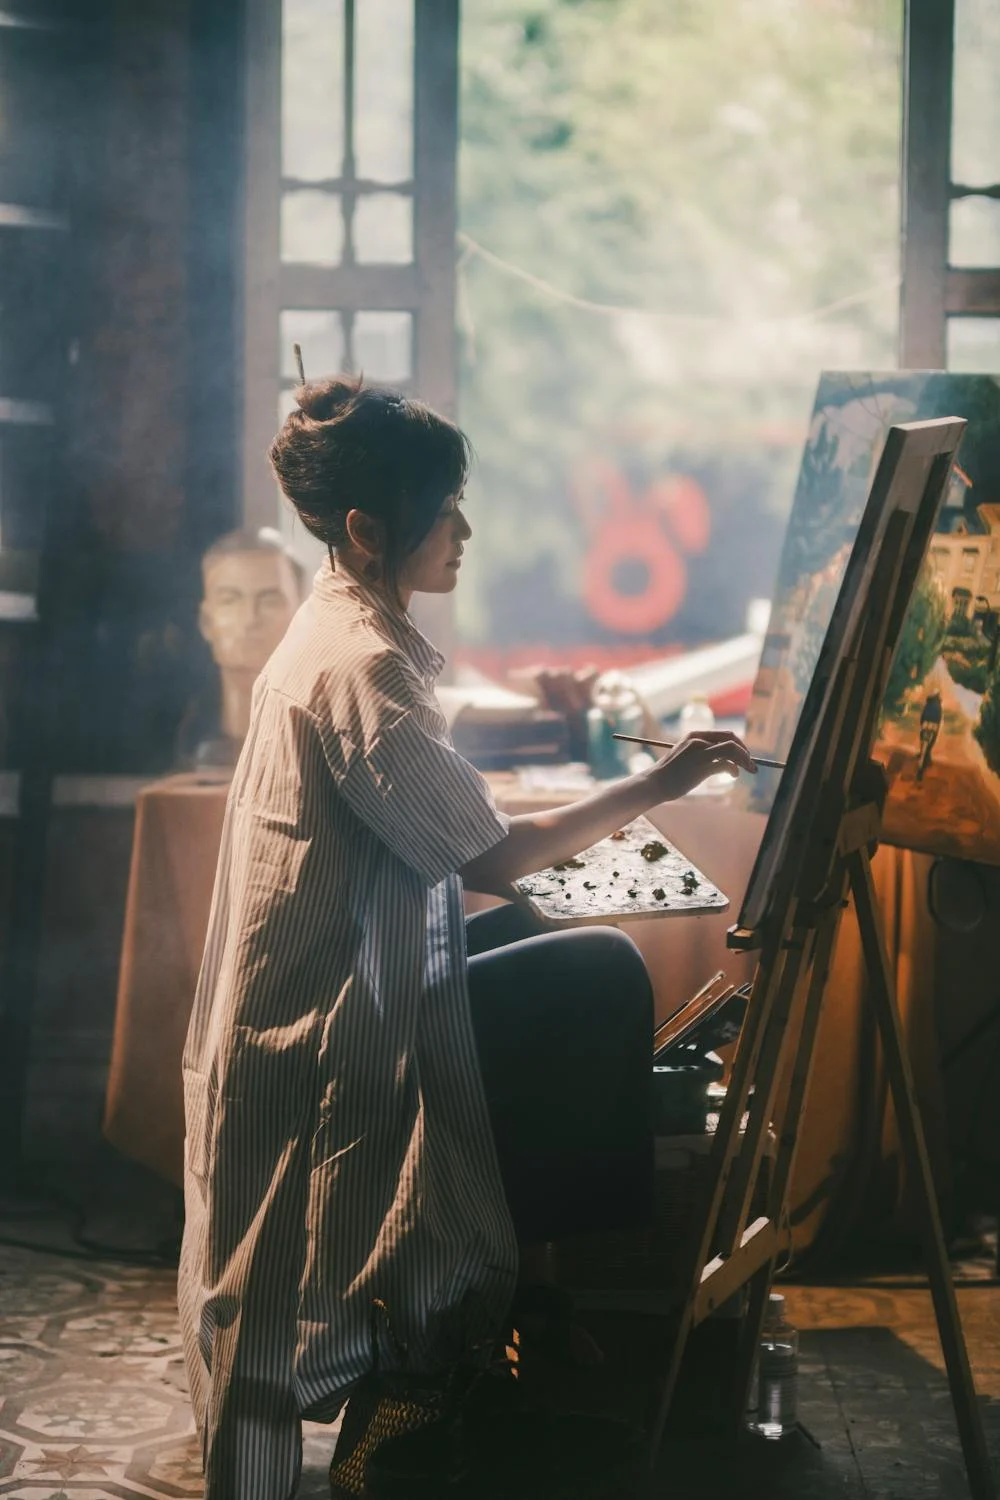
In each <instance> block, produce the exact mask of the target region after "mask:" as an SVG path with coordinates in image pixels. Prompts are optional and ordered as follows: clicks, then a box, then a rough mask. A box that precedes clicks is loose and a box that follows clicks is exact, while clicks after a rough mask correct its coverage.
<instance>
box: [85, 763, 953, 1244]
mask: <svg viewBox="0 0 1000 1500" xmlns="http://www.w3.org/2000/svg"><path fill="white" fill-rule="evenodd" d="M490 780H491V784H492V786H493V789H494V793H495V796H496V798H497V804H498V806H499V807H500V808H501V809H502V810H504V811H505V812H508V813H511V814H516V813H519V812H527V811H532V810H537V809H539V808H541V807H546V806H554V805H555V804H556V802H557V801H559V800H562V801H571V800H572V797H573V795H574V794H573V793H569V794H567V795H565V796H564V797H562V798H558V797H556V796H554V795H553V794H552V793H551V792H548V793H541V792H526V791H524V790H523V789H522V788H521V787H520V785H519V783H518V780H517V778H516V777H515V776H513V775H504V774H496V775H494V776H491V778H490ZM227 790H228V787H227V783H226V781H225V780H222V779H219V778H217V777H216V778H213V777H210V776H206V775H199V774H189V775H180V776H169V777H166V778H164V779H163V780H161V781H158V782H154V783H153V784H152V785H150V786H148V787H147V788H146V789H145V790H144V791H143V792H141V793H140V795H139V797H138V799H137V804H136V822H135V838H134V845H133V855H132V867H131V875H130V880H129V891H128V901H127V907H126V915H125V926H124V935H123V942H122V962H121V970H120V980H119V988H118V1003H117V1015H116V1023H115V1034H114V1041H113V1047H112V1058H111V1068H110V1074H109V1080H108V1087H107V1095H106V1103H105V1115H104V1133H105V1136H106V1137H107V1139H108V1140H109V1141H110V1142H111V1143H112V1144H113V1145H114V1146H116V1147H117V1148H118V1149H119V1150H121V1151H123V1152H124V1153H125V1154H126V1155H128V1156H130V1157H132V1158H133V1159H134V1160H136V1161H139V1162H141V1163H143V1164H144V1165H145V1166H147V1167H149V1168H150V1169H151V1170H153V1171H154V1172H157V1173H158V1174H159V1175H161V1176H162V1177H165V1178H166V1179H168V1180H169V1181H171V1182H175V1183H180V1181H181V1180H182V1160H183V1134H184V1126H183V1105H182V1090H181V1066H180V1062H181V1053H182V1049H183V1044H184V1036H185V1032H186V1028H187V1022H188V1016H189V1013H190V1008H191V1002H192V999H193V995H194V989H195V983H196V980H197V975H198V967H199V964H200V961H201V950H202V947H203V944H204V939H205V931H206V928H207V924H208V913H209V906H210V902H211V892H212V884H213V880H214V874H215V862H216V857H217V851H218V846H219V841H220V837H221V832H222V820H223V815H224V812H225V801H226V794H227ZM649 816H650V818H651V821H652V822H654V823H655V824H656V826H657V827H659V828H660V829H661V831H662V832H663V833H664V834H665V835H666V836H667V837H669V838H670V839H671V840H672V841H673V842H674V843H675V844H677V845H678V846H679V847H680V848H681V849H682V850H683V851H684V852H685V854H688V855H690V857H691V859H692V861H693V862H694V863H695V864H697V865H698V866H699V867H700V868H701V869H702V870H703V871H704V872H705V874H706V875H707V876H708V877H709V878H710V879H711V880H713V881H714V882H715V883H716V884H717V885H718V886H720V887H721V888H722V890H724V891H725V892H726V893H727V894H728V895H729V896H730V899H731V903H732V904H731V907H730V910H729V911H728V912H723V913H718V914H708V915H704V916H698V917H677V916H672V917H670V918H659V919H652V920H650V921H648V922H647V921H638V922H630V923H629V924H628V927H627V930H628V932H629V935H630V936H631V937H632V938H634V940H635V942H636V943H637V945H638V947H639V949H640V951H641V952H642V954H643V957H644V959H645V961H646V964H647V966H648V968H649V971H650V976H651V978H652V983H653V991H654V996H655V1002H656V1016H657V1020H662V1019H665V1018H666V1017H667V1016H668V1015H670V1014H672V1013H673V1011H674V1010H676V1009H677V1007H678V1006H679V1005H680V1004H681V1003H683V1001H684V1000H686V999H687V998H689V997H690V996H691V995H693V994H694V993H695V992H696V991H697V990H698V989H700V987H701V986H702V985H703V984H704V983H705V981H706V980H707V979H709V978H710V977H711V976H712V975H713V974H714V973H715V972H717V970H719V969H724V970H725V971H726V973H727V975H728V976H729V978H730V979H731V980H732V981H733V982H734V983H742V982H743V980H744V979H746V978H749V977H750V975H751V974H752V970H753V958H752V956H751V955H746V954H736V953H729V952H728V951H727V950H726V947H725V935H726V929H727V928H728V927H729V926H730V925H731V924H732V923H733V922H735V920H736V917H737V915H738V912H739V904H740V900H741V898H742V894H743V891H744V888H745V886H746V882H747V879H748V877H749V872H750V868H751V865H752V863H753V859H754V856H755V854H756V851H757V847H758V844H759V842H760V838H761V834H762V832H763V828H764V822H765V819H764V818H763V816H762V815H760V814H758V813H751V812H746V811H744V810H742V809H738V808H736V807H733V806H730V805H729V804H728V802H727V800H726V799H725V798H724V797H715V796H708V795H700V796H699V795H693V796H690V797H686V798H683V799H682V800H681V801H679V802H673V803H670V804H667V805H665V806H663V807H661V808H658V809H655V810H653V812H652V813H650V814H649ZM928 866H929V860H928V858H927V856H924V855H916V854H911V853H909V852H906V851H901V850H896V849H892V848H889V847H887V846H883V847H882V848H881V849H880V850H879V851H878V854H877V855H876V859H875V877H876V886H877V890H878V895H879V901H880V906H881V909H882V916H883V921H884V923H885V928H886V939H887V944H888V948H889V953H890V956H891V958H892V960H893V963H894V967H895V972H896V982H897V986H898V992H899V1000H900V1008H901V1011H902V1014H903V1018H904V1023H905V1026H906V1030H907V1036H908V1041H909V1045H910V1054H911V1061H912V1063H913V1066H914V1070H915V1073H916V1075H917V1080H918V1091H919V1095H920V1100H921V1107H922V1110H923V1114H924V1120H925V1125H926V1126H927V1128H928V1137H929V1143H930V1146H931V1152H932V1157H933V1159H934V1164H935V1169H936V1173H937V1176H938V1180H939V1183H940V1184H941V1186H942V1189H943V1188H945V1187H946V1185H947V1182H948V1162H947V1149H946V1144H945V1135H944V1130H943V1128H942V1119H943V1111H942V1107H941V1099H940V1085H939V1079H938V1068H937V1050H936V1043H935V1037H934V988H935V964H934V957H935V932H934V927H933V923H932V921H931V919H930V916H929V913H928V911H927V905H926V888H927V881H926V875H927V868H928ZM492 904H494V898H490V897H481V896H476V895H473V894H470V895H469V896H468V898H467V906H468V909H469V910H470V911H473V910H479V909H482V908H483V907H485V906H488V905H492ZM863 987H864V972H863V963H862V957H861V948H860V942H859V939H858V934H857V928H856V925H855V923H854V920H853V916H852V914H851V913H850V912H848V913H847V914H846V915H845V920H844V923H843V924H842V928H841V933H840V937H839V939H838V944H837V949H836V953H835V958H834V965H833V971H832V973H831V978H830V983H829V986H828V998H827V1004H826V1007H825V1010H824V1014H823V1020H822V1023H821V1026H820V1034H819V1040H818V1044H817V1050H816V1056H817V1059H818V1065H817V1068H816V1070H815V1076H814V1079H813V1084H812V1088H811V1092H810V1098H809V1103H808V1107H807V1110H806V1115H805V1118H804V1122H803V1130H802V1135H801V1138H800V1142H799V1149H798V1156H797V1161H796V1168H795V1174H794V1180H793V1189H792V1201H793V1204H794V1205H795V1206H796V1216H797V1218H798V1219H799V1222H798V1224H797V1226H796V1228H795V1231H794V1233H795V1242H796V1244H797V1245H799V1246H800V1247H801V1246H802V1245H805V1244H808V1243H809V1242H810V1241H811V1239H812V1237H813V1235H814V1234H815V1233H816V1232H817V1230H818V1229H819V1227H820V1226H821V1224H822V1221H823V1217H824V1213H825V1208H826V1198H825V1194H824V1185H825V1184H827V1183H828V1182H829V1180H830V1176H831V1172H833V1171H835V1170H836V1164H837V1163H838V1162H841V1161H845V1160H846V1161H850V1160H854V1161H855V1164H856V1170H857V1171H858V1172H859V1173H862V1175H863V1176H864V1179H865V1181H864V1184H861V1185H867V1186H869V1187H871V1186H872V1184H873V1183H874V1184H875V1189H876V1191H877V1192H879V1193H880V1194H881V1197H882V1202H883V1205H884V1204H885V1202H886V1201H891V1200H892V1198H893V1195H895V1199H896V1202H897V1204H899V1203H903V1202H904V1200H905V1197H906V1188H907V1185H906V1183H905V1182H904V1181H902V1180H901V1178H900V1177H899V1175H898V1149H897V1145H896V1139H895V1123H894V1121H893V1119H892V1116H891V1110H888V1111H887V1109H886V1105H885V1101H884V1097H882V1095H883V1092H884V1091H883V1090H882V1088H881V1083H880V1080H879V1078H878V1076H877V1072H876V1075H875V1076H874V1077H872V1078H871V1079H870V1082H869V1085H868V1088H867V1089H866V1093H865V1097H864V1098H861V1097H860V1085H859V1078H860V1077H861V1075H862V1071H863V1070H862V1069H861V1066H860V1059H861V1057H862V1055H863V1054H865V1055H867V1054H866V1047H867V1041H866V1020H865V1011H864V1009H863V1007H862V1005H861V1003H860V1000H861V996H862V993H863ZM873 1110H874V1114H873ZM859 1183H860V1178H859ZM904 1206H905V1204H904Z"/></svg>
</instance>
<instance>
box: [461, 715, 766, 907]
mask: <svg viewBox="0 0 1000 1500" xmlns="http://www.w3.org/2000/svg"><path fill="white" fill-rule="evenodd" d="M756 769H757V768H756V766H755V765H754V762H753V760H752V758H751V755H750V752H749V750H748V749H747V748H746V746H745V745H744V743H743V741H742V740H740V739H737V738H736V736H735V735H732V734H727V733H726V732H725V731H723V730H714V731H711V732H706V733H704V734H696V735H689V736H688V738H687V739H685V740H682V741H681V742H680V744H679V745H677V746H676V747H675V748H674V749H673V750H671V751H670V752H669V754H667V755H665V756H664V757H663V759H662V760H660V761H657V763H656V765H655V766H651V767H650V768H649V770H648V771H640V772H638V773H637V774H636V775H634V776H627V777H625V778H624V780H622V781H616V782H614V783H613V784H612V785H611V786H609V787H606V788H604V789H602V790H601V791H598V792H593V793H592V794H591V795H590V796H589V797H584V798H583V799H582V800H581V801H579V802H572V803H570V804H569V805H568V806H566V807H558V808H553V809H551V810H550V811H546V812H537V813H523V814H521V815H520V816H519V817H515V818H511V820H510V830H509V832H508V834H507V837H506V838H503V839H501V840H500V842H499V843H496V844H494V845H492V847H491V848H489V849H487V850H486V852H485V853H484V854H479V855H477V856H476V858H475V859H472V860H470V861H469V863H468V864H467V865H464V866H463V868H462V870H461V872H460V873H461V876H462V879H463V881H464V883H465V885H466V886H467V887H468V889H469V890H470V891H481V892H484V893H485V894H488V895H493V896H506V895H509V894H510V886H511V884H512V882H513V881H515V880H517V879H519V878H520V876H522V875H531V874H533V873H534V872H535V871H536V870H544V869H546V868H547V867H548V866H549V865H555V864H560V863H561V862H562V861H563V860H564V859H571V858H572V857H573V855H575V854H579V852H580V850H581V849H588V848H589V847H590V845H591V844H596V843H597V841H598V840H599V839H603V838H607V836H608V835H609V834H611V833H614V831H615V829H616V828H620V827H621V826H622V824H623V823H628V822H630V820H631V819H632V818H637V817H638V816H639V814H640V813H644V812H646V811H647V809H648V808H650V807H657V806H658V805H659V804H660V803H661V802H672V801H674V800H675V798H677V797H683V796H684V794H685V792H689V791H691V789H692V788H693V787H696V786H698V785H699V783H700V782H702V781H704V780H705V779H706V777H708V776H714V775H715V774H717V773H718V772H719V771H732V772H737V771H749V772H750V773H751V775H753V774H755V773H756Z"/></svg>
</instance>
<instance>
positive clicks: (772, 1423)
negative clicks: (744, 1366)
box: [750, 1292, 799, 1438]
mask: <svg viewBox="0 0 1000 1500" xmlns="http://www.w3.org/2000/svg"><path fill="white" fill-rule="evenodd" d="M798 1372H799V1335H798V1331H797V1330H796V1329H794V1328H793V1327H792V1325H791V1324H790V1323H786V1322H785V1299H784V1297H782V1295H781V1293H780V1292H772V1293H771V1295H770V1296H769V1297H768V1299H767V1313H766V1315H765V1318H764V1326H763V1327H762V1328H761V1331H760V1343H759V1344H758V1346H757V1380H756V1386H757V1404H756V1411H754V1412H753V1413H752V1419H751V1421H750V1428H751V1431H753V1432H756V1433H759V1434H760V1436H761V1437H765V1438H782V1437H786V1436H787V1435H788V1433H790V1432H793V1431H794V1430H795V1427H796V1425H797V1420H798V1419H797V1416H796V1386H797V1384H798Z"/></svg>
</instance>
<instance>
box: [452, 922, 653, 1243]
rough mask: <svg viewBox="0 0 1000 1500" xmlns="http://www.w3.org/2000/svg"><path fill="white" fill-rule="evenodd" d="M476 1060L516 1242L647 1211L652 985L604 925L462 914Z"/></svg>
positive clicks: (626, 942)
mask: <svg viewBox="0 0 1000 1500" xmlns="http://www.w3.org/2000/svg"><path fill="white" fill-rule="evenodd" d="M466 935H467V941H468V951H469V997H470V1001H471V1005H472V1023H473V1027H474V1030H475V1035H476V1044H477V1047H478V1051H479V1062H480V1069H481V1071H482V1076H483V1085H484V1088H485V1092H486V1100H487V1103H488V1105H489V1111H490V1120H491V1122H492V1126H493V1134H494V1138H495V1140H496V1146H497V1155H498V1157H499V1161H500V1172H501V1175H502V1178H503V1184H504V1190H505V1192H506V1194H507V1201H508V1203H509V1205H510V1211H511V1216H512V1218H513V1220H514V1226H515V1228H516V1230H517V1235H518V1239H519V1240H520V1241H521V1243H522V1244H536V1243H540V1242H542V1241H545V1240H555V1239H559V1238H561V1237H563V1236H566V1235H573V1234H584V1233H589V1232H590V1231H595V1230H608V1229H629V1228H640V1227H643V1226H645V1225H647V1224H648V1223H649V1222H650V1219H651V1215H652V1191H653V1136H652V1127H651V1119H650V1092H651V1086H652V1035H653V992H652V988H651V986H650V982H649V975H648V973H647V972H646V966H645V964H644V963H643V960H642V957H641V955H640V953H639V950H638V949H637V948H636V946H635V944H634V943H633V942H632V940H631V939H630V938H627V937H626V936H625V935H624V933H622V932H619V931H618V929H617V928H614V927H580V928H573V929H570V930H567V931H563V932H549V931H546V930H544V929H542V928H541V927H540V925H539V924H537V923H536V922H535V920H534V918H533V917H531V915H530V914H529V913H528V912H526V911H525V910H524V909H523V908H522V907H518V906H500V907H494V908H493V909H491V910H490V911H486V912H482V913H480V914H479V915H478V916H474V917H470V918H469V919H468V921H467V922H466Z"/></svg>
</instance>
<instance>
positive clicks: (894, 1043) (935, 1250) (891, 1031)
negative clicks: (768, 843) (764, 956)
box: [847, 850, 996, 1500]
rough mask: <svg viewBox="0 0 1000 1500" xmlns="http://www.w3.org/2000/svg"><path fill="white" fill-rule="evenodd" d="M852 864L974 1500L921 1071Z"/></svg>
mask: <svg viewBox="0 0 1000 1500" xmlns="http://www.w3.org/2000/svg"><path fill="white" fill-rule="evenodd" d="M847 868H848V873H849V875H850V880H851V890H852V892H853V894H854V906H855V911H856V912H857V918H858V927H859V928H860V931H861V944H862V947H863V949H864V954H865V960H866V964H867V970H868V981H869V985H870V988H871V996H872V1004H873V1005H874V1007H875V1013H876V1018H877V1020H878V1026H879V1033H880V1035H881V1038H882V1047H883V1051H884V1055H885V1067H886V1073H887V1075H888V1078H889V1085H890V1088H891V1089H892V1098H893V1103H894V1105H895V1108H896V1122H897V1125H898V1127H899V1138H900V1143H901V1145H902V1148H903V1155H904V1157H905V1159H906V1163H907V1165H908V1166H909V1168H910V1169H911V1170H912V1172H913V1173H914V1176H915V1178H916V1181H917V1185H918V1192H917V1203H918V1207H919V1212H920V1220H921V1231H922V1234H923V1239H924V1247H925V1253H926V1257H927V1276H928V1280H929V1281H930V1288H931V1296H932V1297H933V1300H934V1311H935V1313H936V1315H937V1325H938V1335H939V1337H940V1339H941V1348H942V1351H943V1353H944V1360H945V1366H946V1368H947V1371H948V1384H949V1386H950V1388H951V1399H952V1404H953V1406H954V1408H955V1421H956V1423H957V1425H958V1433H959V1437H960V1439H961V1443H962V1452H963V1453H964V1455H965V1467H966V1472H967V1474H968V1478H969V1491H970V1493H971V1495H972V1496H973V1500H996V1488H995V1486H994V1483H993V1475H992V1471H991V1466H990V1459H989V1454H988V1452H987V1449H986V1439H985V1436H984V1433H983V1426H982V1421H981V1419H980V1413H979V1407H978V1405H977V1404H976V1388H975V1384H974V1382H973V1379H972V1370H971V1368H970V1366H969V1356H968V1353H967V1351H966V1347H965V1337H964V1334H963V1332H962V1324H961V1320H960V1318H959V1313H958V1303H957V1302H956V1299H955V1288H954V1285H953V1284H952V1279H951V1271H950V1269H949V1266H948V1254H947V1250H946V1247H945V1242H944V1234H943V1232H942V1229H941V1218H940V1215H939V1213H938V1207H937V1197H936V1194H935V1191H934V1179H933V1177H932V1175H931V1167H930V1161H929V1158H928V1156H927V1145H926V1142H925V1140H924V1131H923V1125H922V1123H921V1120H920V1112H919V1109H918V1107H917V1098H916V1090H915V1087H914V1083H913V1074H912V1071H911V1068H910V1060H909V1056H908V1054H907V1051H906V1047H905V1044H904V1040H903V1034H902V1027H901V1025H900V1019H899V1010H898V1007H897V1004H896V995H895V986H894V984H893V978H892V971H891V969H890V967H889V959H888V955H887V953H886V949H885V942H884V939H883V936H882V929H881V925H880V922H879V918H878V906H877V901H876V896H875V885H874V882H873V880H872V871H871V864H870V862H869V859H868V855H867V854H866V853H865V851H864V850H857V851H855V852H854V853H852V854H849V855H848V856H847Z"/></svg>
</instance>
